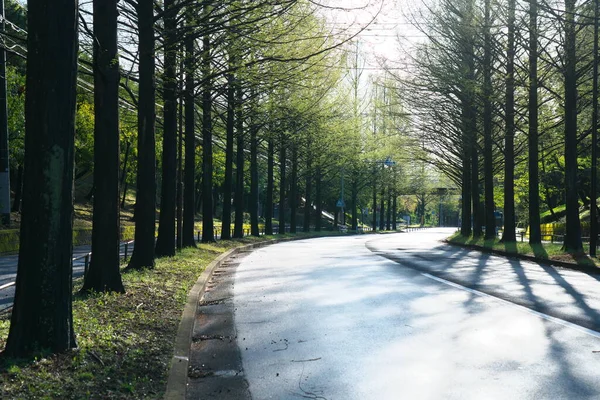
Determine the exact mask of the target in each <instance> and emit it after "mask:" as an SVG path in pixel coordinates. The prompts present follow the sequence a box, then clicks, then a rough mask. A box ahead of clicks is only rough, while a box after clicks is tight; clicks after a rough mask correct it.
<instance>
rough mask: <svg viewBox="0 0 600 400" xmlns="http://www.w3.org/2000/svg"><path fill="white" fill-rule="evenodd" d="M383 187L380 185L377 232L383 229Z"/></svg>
mask: <svg viewBox="0 0 600 400" xmlns="http://www.w3.org/2000/svg"><path fill="white" fill-rule="evenodd" d="M384 199H385V185H384V184H383V183H382V184H381V194H380V196H379V230H380V231H382V230H384V229H385V200H384Z"/></svg>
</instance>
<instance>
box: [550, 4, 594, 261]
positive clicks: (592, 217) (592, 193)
mask: <svg viewBox="0 0 600 400" xmlns="http://www.w3.org/2000/svg"><path fill="white" fill-rule="evenodd" d="M593 4H594V45H593V54H594V56H593V61H592V63H593V64H592V128H591V130H592V176H591V180H592V184H591V196H590V197H591V201H590V256H591V257H596V250H597V247H598V206H597V199H598V61H599V57H598V40H599V38H598V29H599V26H598V24H599V22H598V18H600V1H599V0H594V2H593ZM550 212H551V213H552V214H554V212H553V211H552V208H550Z"/></svg>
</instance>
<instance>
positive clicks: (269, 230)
mask: <svg viewBox="0 0 600 400" xmlns="http://www.w3.org/2000/svg"><path fill="white" fill-rule="evenodd" d="M274 169H275V143H274V142H273V138H272V137H271V136H269V137H268V139H267V201H266V204H265V234H266V235H272V234H273V192H274V187H275V180H274Z"/></svg>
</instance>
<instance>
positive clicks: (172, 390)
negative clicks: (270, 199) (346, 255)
mask: <svg viewBox="0 0 600 400" xmlns="http://www.w3.org/2000/svg"><path fill="white" fill-rule="evenodd" d="M317 237H322V236H316V235H315V236H308V237H307V236H303V237H298V238H296V237H290V238H281V239H272V240H267V241H264V242H258V243H250V244H247V245H244V246H239V247H235V248H233V249H231V250H228V251H226V252H225V253H223V254H221V255H219V256H218V257H217V258H215V259H214V260H213V261H211V263H210V264H208V265H207V266H206V268H205V269H204V271H202V273H201V274H200V276H199V277H198V280H197V281H196V283H195V284H194V286H193V287H192V289H191V290H190V292H189V293H188V296H187V301H186V303H185V307H184V309H183V313H182V315H181V321H180V322H179V328H178V329H177V336H176V338H175V344H174V348H173V357H172V358H171V364H170V368H169V376H168V378H167V389H166V391H165V395H164V396H163V399H165V400H181V399H185V396H186V391H187V378H188V366H189V355H190V347H191V345H192V332H193V330H194V321H195V320H196V312H197V309H198V302H199V300H200V298H201V297H202V295H203V294H204V291H205V289H206V285H207V283H208V281H210V279H211V277H212V274H213V272H214V271H215V270H216V269H217V268H218V267H219V266H220V265H221V264H222V263H223V261H225V260H227V259H228V258H229V257H231V256H232V255H235V254H237V253H239V252H241V251H245V250H251V249H256V248H260V247H265V246H270V245H272V244H276V243H280V242H288V241H292V240H304V239H313V238H317Z"/></svg>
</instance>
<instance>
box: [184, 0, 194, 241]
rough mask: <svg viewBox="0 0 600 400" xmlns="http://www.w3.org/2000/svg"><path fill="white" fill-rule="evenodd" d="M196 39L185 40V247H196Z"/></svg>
mask: <svg viewBox="0 0 600 400" xmlns="http://www.w3.org/2000/svg"><path fill="white" fill-rule="evenodd" d="M191 10H192V9H191V8H190V10H188V11H187V12H188V15H187V23H188V25H192V24H193V18H194V16H193V15H192V14H193V13H192V11H191ZM194 57H195V52H194V39H193V38H191V37H190V38H187V39H186V41H185V61H184V67H185V93H184V96H185V109H184V113H185V164H184V173H183V232H182V245H183V247H196V240H195V238H194V231H195V222H196V221H195V217H196V199H195V197H196V135H195V130H196V110H195V105H194V103H195V100H196V96H195V95H194V90H195V85H194V70H195V67H194V64H195V61H194Z"/></svg>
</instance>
